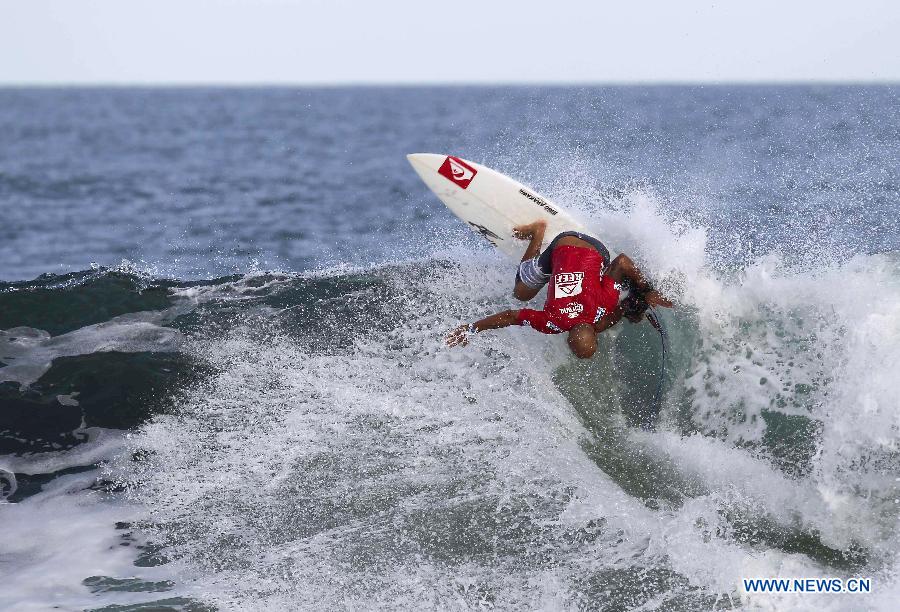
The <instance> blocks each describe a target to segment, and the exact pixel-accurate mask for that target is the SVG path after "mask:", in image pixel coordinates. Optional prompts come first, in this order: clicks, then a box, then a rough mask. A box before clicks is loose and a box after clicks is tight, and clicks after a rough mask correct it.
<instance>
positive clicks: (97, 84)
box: [0, 78, 900, 89]
mask: <svg viewBox="0 0 900 612" xmlns="http://www.w3.org/2000/svg"><path fill="white" fill-rule="evenodd" d="M755 85H756V86H758V85H768V86H816V85H832V86H834V85H843V86H876V85H877V86H893V85H900V78H898V79H795V80H791V79H758V80H755V79H734V80H689V79H671V80H669V79H660V80H646V81H638V80H608V81H588V80H585V81H580V80H575V81H453V80H448V81H9V82H2V81H0V89H76V88H85V89H88V88H96V89H103V88H107V89H116V88H120V89H130V88H134V89H140V88H147V89H177V88H185V89H190V88H196V89H200V88H222V89H241V88H246V89H252V88H273V89H275V88H285V89H287V88H297V89H302V88H308V89H340V88H364V87H371V88H379V87H383V88H391V87H394V88H416V87H473V88H474V87H560V88H562V87H648V86H651V87H652V86H660V87H666V86H670V87H671V86H692V87H703V86H710V87H717V86H755Z"/></svg>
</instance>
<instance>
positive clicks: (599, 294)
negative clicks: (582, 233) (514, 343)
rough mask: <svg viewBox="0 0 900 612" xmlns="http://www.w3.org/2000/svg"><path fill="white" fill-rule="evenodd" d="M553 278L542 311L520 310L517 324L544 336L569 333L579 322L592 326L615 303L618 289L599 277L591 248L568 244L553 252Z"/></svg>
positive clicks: (597, 256) (599, 267) (598, 259)
mask: <svg viewBox="0 0 900 612" xmlns="http://www.w3.org/2000/svg"><path fill="white" fill-rule="evenodd" d="M552 262H553V275H552V276H551V277H550V284H549V285H548V286H547V301H546V302H545V303H544V309H543V310H531V309H529V308H523V309H522V310H520V311H519V317H518V322H519V325H530V326H531V327H533V328H534V329H536V330H538V331H539V332H543V333H545V334H559V333H562V332H564V331H569V330H570V329H572V328H573V327H575V326H576V325H579V324H581V323H588V324H593V323H595V322H597V321H599V320H600V318H601V317H602V316H603V315H605V314H606V313H607V312H611V311H612V310H613V309H614V308H615V307H616V305H617V304H618V303H619V288H618V287H617V286H616V283H615V282H614V281H613V280H612V279H611V278H609V277H608V276H603V274H602V271H603V257H602V256H601V255H600V253H598V252H597V251H595V250H594V249H589V248H586V247H577V246H571V245H563V246H558V247H556V248H555V249H554V250H553V256H552Z"/></svg>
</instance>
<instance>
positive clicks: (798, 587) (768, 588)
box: [743, 578, 872, 593]
mask: <svg viewBox="0 0 900 612" xmlns="http://www.w3.org/2000/svg"><path fill="white" fill-rule="evenodd" d="M743 583H744V591H746V592H747V593H871V592H872V579H871V578H847V579H846V580H843V579H841V578H744V579H743Z"/></svg>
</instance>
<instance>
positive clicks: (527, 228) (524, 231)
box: [513, 219, 547, 240]
mask: <svg viewBox="0 0 900 612" xmlns="http://www.w3.org/2000/svg"><path fill="white" fill-rule="evenodd" d="M546 228H547V222H546V221H544V220H543V219H538V220H537V221H534V222H533V223H526V224H525V225H517V226H516V227H514V228H513V236H515V237H516V238H519V239H521V240H528V239H530V238H531V237H532V236H534V234H535V232H537V231H538V230H544V229H546Z"/></svg>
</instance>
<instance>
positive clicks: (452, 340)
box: [447, 325, 469, 346]
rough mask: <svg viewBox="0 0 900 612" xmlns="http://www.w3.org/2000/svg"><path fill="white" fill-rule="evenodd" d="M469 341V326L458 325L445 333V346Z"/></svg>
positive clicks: (463, 344)
mask: <svg viewBox="0 0 900 612" xmlns="http://www.w3.org/2000/svg"><path fill="white" fill-rule="evenodd" d="M468 343H469V326H468V325H460V326H459V327H457V328H456V329H454V330H453V331H452V332H450V333H449V334H447V346H465V345H467V344H468Z"/></svg>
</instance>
